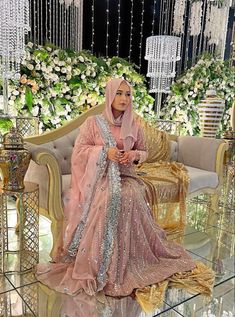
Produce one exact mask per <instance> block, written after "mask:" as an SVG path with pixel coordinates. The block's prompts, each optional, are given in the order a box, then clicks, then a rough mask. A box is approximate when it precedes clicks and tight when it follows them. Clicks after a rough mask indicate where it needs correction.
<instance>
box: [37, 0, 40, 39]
mask: <svg viewBox="0 0 235 317" xmlns="http://www.w3.org/2000/svg"><path fill="white" fill-rule="evenodd" d="M37 43H38V44H41V43H40V2H39V1H37Z"/></svg>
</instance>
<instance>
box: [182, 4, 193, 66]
mask: <svg viewBox="0 0 235 317" xmlns="http://www.w3.org/2000/svg"><path fill="white" fill-rule="evenodd" d="M191 7H192V3H191V2H189V7H188V23H187V26H186V30H188V32H187V35H186V43H185V54H184V64H183V69H186V68H187V66H188V65H187V64H188V53H189V39H190V32H189V26H190V12H191ZM186 12H187V9H186Z"/></svg>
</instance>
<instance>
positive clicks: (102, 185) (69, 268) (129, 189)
mask: <svg viewBox="0 0 235 317" xmlns="http://www.w3.org/2000/svg"><path fill="white" fill-rule="evenodd" d="M114 146H117V147H118V148H119V149H122V148H123V144H122V141H121V140H120V127H118V126H113V125H110V124H108V122H107V121H106V120H105V118H104V117H103V116H102V115H99V116H94V117H90V118H88V119H87V120H86V121H85V123H84V124H83V125H82V126H81V128H80V132H79V135H78V138H77V140H76V144H75V147H74V151H73V155H72V161H71V169H72V179H71V188H70V190H69V191H68V192H67V193H65V195H64V199H63V200H64V213H65V225H64V232H63V233H62V236H63V241H62V242H61V245H59V246H58V252H57V256H56V257H55V259H54V260H55V263H50V264H39V265H38V267H37V278H38V280H40V281H41V282H43V283H44V284H46V285H48V286H49V287H51V288H53V289H55V290H57V291H60V292H64V293H68V294H75V293H77V292H79V291H81V290H84V291H85V292H86V293H87V294H89V295H93V294H95V293H97V292H98V291H101V290H103V291H104V293H105V294H106V295H110V296H125V295H129V294H131V293H132V291H133V289H136V288H143V287H144V286H147V285H150V284H154V283H157V282H160V281H163V280H165V279H167V278H168V277H169V276H171V275H173V274H174V273H176V272H184V271H189V270H191V269H193V268H194V267H195V265H194V263H193V261H192V259H191V258H190V256H189V255H188V254H187V252H186V251H185V250H184V249H183V248H182V247H181V246H180V245H177V244H176V243H173V242H168V241H167V240H166V237H165V233H164V231H163V230H162V229H161V228H160V227H159V226H157V224H155V223H154V221H153V218H152V214H151V210H150V208H149V207H148V203H147V201H146V199H145V187H144V184H143V183H142V182H141V180H139V179H138V177H137V175H136V173H135V171H134V168H133V165H132V164H130V165H128V166H124V165H121V164H118V163H115V162H112V161H110V160H108V159H107V148H109V147H114ZM146 156H147V153H146V149H145V144H144V138H143V135H142V130H141V128H139V130H138V138H137V141H136V142H135V144H134V145H133V148H132V150H131V157H132V160H134V159H135V158H136V157H138V159H140V160H141V161H143V160H144V159H145V158H146Z"/></svg>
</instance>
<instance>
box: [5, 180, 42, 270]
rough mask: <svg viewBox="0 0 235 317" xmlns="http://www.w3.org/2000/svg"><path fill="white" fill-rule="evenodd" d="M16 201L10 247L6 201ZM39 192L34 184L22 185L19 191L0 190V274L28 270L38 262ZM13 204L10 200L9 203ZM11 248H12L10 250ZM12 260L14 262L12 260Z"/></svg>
mask: <svg viewBox="0 0 235 317" xmlns="http://www.w3.org/2000/svg"><path fill="white" fill-rule="evenodd" d="M12 197H14V198H15V199H16V209H17V211H18V216H19V223H18V225H19V226H18V234H17V235H18V238H17V242H15V243H14V241H12V239H11V233H12V232H14V231H15V228H14V227H10V226H9V216H10V215H9V213H8V212H9V210H10V198H12ZM38 199H39V191H38V185H37V184H35V183H29V182H25V188H24V189H22V190H15V191H10V190H3V189H0V273H6V272H19V273H23V272H25V271H28V270H31V269H32V268H33V267H34V265H35V264H37V263H38V260H39V207H38V206H39V204H38ZM13 201H14V199H13V200H11V203H12V202H13ZM14 244H15V246H14ZM14 256H15V258H14Z"/></svg>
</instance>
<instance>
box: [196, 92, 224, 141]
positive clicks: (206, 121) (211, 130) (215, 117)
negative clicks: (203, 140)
mask: <svg viewBox="0 0 235 317" xmlns="http://www.w3.org/2000/svg"><path fill="white" fill-rule="evenodd" d="M224 105H225V101H224V100H223V99H221V98H219V97H218V96H216V91H215V90H207V91H206V98H205V99H203V100H201V102H200V103H199V104H198V112H199V119H200V121H199V126H200V130H201V135H202V136H203V137H209V138H215V137H216V133H217V131H218V129H219V126H220V123H221V119H222V116H223V112H224Z"/></svg>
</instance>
